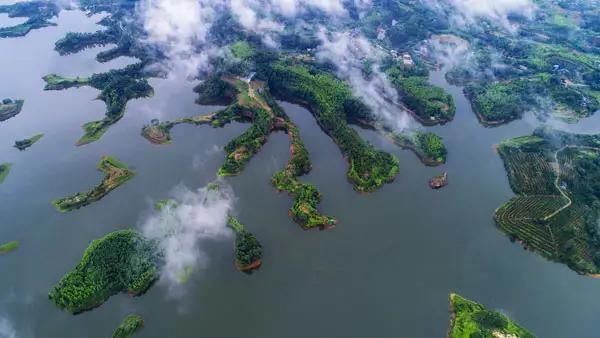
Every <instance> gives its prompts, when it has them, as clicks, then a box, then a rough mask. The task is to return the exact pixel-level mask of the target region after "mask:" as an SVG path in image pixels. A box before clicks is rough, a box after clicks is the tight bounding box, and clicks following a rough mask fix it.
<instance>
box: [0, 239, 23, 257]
mask: <svg viewBox="0 0 600 338" xmlns="http://www.w3.org/2000/svg"><path fill="white" fill-rule="evenodd" d="M19 244H20V243H19V241H12V242H8V243H4V244H0V254H5V253H9V252H11V251H15V250H17V249H18V248H19Z"/></svg>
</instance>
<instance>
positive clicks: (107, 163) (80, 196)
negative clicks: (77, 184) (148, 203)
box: [52, 156, 135, 212]
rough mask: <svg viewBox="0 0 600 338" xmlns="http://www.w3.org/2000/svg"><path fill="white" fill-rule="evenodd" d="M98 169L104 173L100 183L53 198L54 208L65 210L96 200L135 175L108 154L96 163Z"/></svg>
mask: <svg viewBox="0 0 600 338" xmlns="http://www.w3.org/2000/svg"><path fill="white" fill-rule="evenodd" d="M98 170H100V171H102V172H103V173H104V174H105V176H104V179H103V180H102V183H100V185H98V186H96V187H95V188H94V189H92V190H90V191H86V192H80V193H77V194H75V195H73V196H70V197H66V198H61V199H57V200H54V201H53V202H52V204H53V205H54V207H55V208H56V210H58V211H60V212H67V211H72V210H75V209H79V208H81V207H84V206H86V205H88V204H90V203H93V202H96V201H98V200H100V199H101V198H102V197H104V196H106V195H107V194H108V193H109V192H111V191H112V190H114V189H116V188H117V187H119V186H120V185H122V184H123V183H125V182H127V181H129V180H130V179H132V178H133V176H134V175H135V172H134V171H132V170H130V169H129V168H128V167H127V165H125V164H124V163H122V162H120V161H119V160H117V159H115V158H113V157H110V156H105V157H103V158H102V159H101V160H100V163H98Z"/></svg>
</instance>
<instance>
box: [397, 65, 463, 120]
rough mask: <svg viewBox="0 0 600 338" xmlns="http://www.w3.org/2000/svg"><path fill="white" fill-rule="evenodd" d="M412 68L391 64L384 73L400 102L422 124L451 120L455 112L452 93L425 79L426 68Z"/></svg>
mask: <svg viewBox="0 0 600 338" xmlns="http://www.w3.org/2000/svg"><path fill="white" fill-rule="evenodd" d="M413 68H415V66H410V67H408V66H400V65H393V66H391V67H389V68H387V69H386V75H387V77H388V78H389V79H390V81H391V82H392V84H393V85H394V87H396V89H397V90H398V93H399V94H400V96H401V100H402V102H403V103H404V104H405V105H406V107H407V108H408V109H410V111H411V112H412V113H413V116H415V118H416V119H417V120H419V122H421V123H422V124H424V125H435V124H445V123H448V122H450V121H452V119H454V114H455V113H456V105H455V104H454V99H453V98H452V95H450V94H448V93H446V91H445V90H444V89H442V88H440V87H436V86H433V85H431V84H430V83H429V82H428V79H427V73H428V72H427V70H426V69H422V70H419V69H413ZM417 68H422V67H417Z"/></svg>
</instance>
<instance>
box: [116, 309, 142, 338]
mask: <svg viewBox="0 0 600 338" xmlns="http://www.w3.org/2000/svg"><path fill="white" fill-rule="evenodd" d="M143 327H144V319H143V318H142V317H141V316H140V315H138V314H135V313H132V314H130V315H128V316H127V317H125V319H123V321H122V322H121V324H120V325H119V327H117V329H116V330H115V332H113V334H112V338H131V336H133V334H134V333H136V332H138V331H139V330H141V329H142V328H143Z"/></svg>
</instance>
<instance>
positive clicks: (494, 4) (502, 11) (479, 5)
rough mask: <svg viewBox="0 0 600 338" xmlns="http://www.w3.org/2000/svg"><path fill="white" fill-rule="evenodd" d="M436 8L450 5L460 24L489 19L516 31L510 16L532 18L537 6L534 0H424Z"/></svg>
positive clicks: (455, 18)
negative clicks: (517, 15)
mask: <svg viewBox="0 0 600 338" xmlns="http://www.w3.org/2000/svg"><path fill="white" fill-rule="evenodd" d="M422 1H423V2H424V3H426V4H429V5H431V6H433V7H435V8H438V9H439V8H445V7H447V6H448V5H449V6H451V7H453V9H454V17H453V19H454V20H455V21H456V22H457V23H458V24H468V25H471V24H475V23H477V21H478V20H481V19H488V20H490V21H492V22H495V23H496V24H498V25H499V26H502V27H504V28H506V29H508V30H510V31H514V27H513V26H511V24H510V21H509V20H508V16H509V15H510V14H519V15H524V16H526V17H528V18H532V17H533V15H534V13H535V9H536V6H535V4H534V3H533V1H532V0H422Z"/></svg>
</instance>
